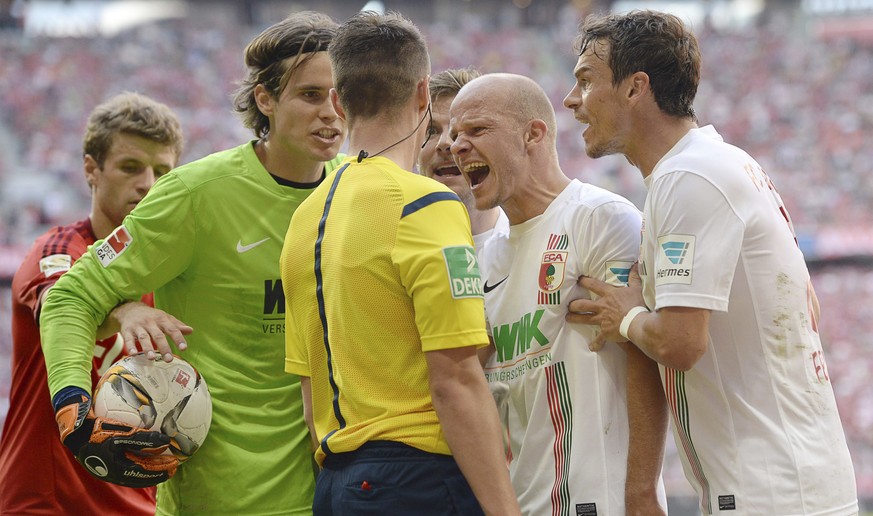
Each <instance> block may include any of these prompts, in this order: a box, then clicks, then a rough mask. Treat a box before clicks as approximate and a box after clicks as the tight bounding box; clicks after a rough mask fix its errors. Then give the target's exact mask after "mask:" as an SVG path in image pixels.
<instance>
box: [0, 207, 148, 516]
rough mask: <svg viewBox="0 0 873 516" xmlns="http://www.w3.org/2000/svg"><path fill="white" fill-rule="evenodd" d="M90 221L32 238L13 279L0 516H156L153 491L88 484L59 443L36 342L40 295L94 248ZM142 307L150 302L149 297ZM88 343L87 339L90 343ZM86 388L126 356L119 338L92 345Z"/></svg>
mask: <svg viewBox="0 0 873 516" xmlns="http://www.w3.org/2000/svg"><path fill="white" fill-rule="evenodd" d="M94 240H95V237H94V231H93V230H92V229H91V221H90V220H89V219H85V220H81V221H79V222H76V223H74V224H70V225H67V226H60V227H56V228H53V229H51V230H50V231H48V232H47V233H45V234H43V235H42V236H40V237H39V238H37V239H36V242H35V243H34V244H33V246H32V247H31V249H30V252H28V254H27V256H26V257H25V258H24V261H23V262H22V264H21V266H20V267H19V268H18V271H17V272H16V273H15V277H14V278H13V280H12V342H13V344H12V346H13V355H12V387H11V389H10V393H9V413H8V414H7V415H6V423H5V424H4V425H3V435H2V438H0V514H30V515H36V514H44V515H46V516H49V515H51V516H54V515H56V514H106V513H108V512H117V513H118V514H136V515H140V514H141V515H146V514H154V512H155V488H153V487H152V488H148V489H132V488H128V487H122V486H118V485H115V484H110V483H108V482H103V481H101V480H98V479H96V478H94V477H93V476H92V475H91V474H90V473H88V472H87V471H86V470H85V469H84V468H83V467H82V466H80V465H79V463H78V462H76V460H75V459H74V458H73V456H72V454H70V452H69V450H67V449H66V447H64V445H63V444H62V443H61V440H60V436H59V435H58V424H57V422H56V421H55V413H54V410H52V402H51V398H50V397H49V392H48V389H46V382H47V380H46V369H45V360H44V359H43V354H42V348H41V347H40V339H39V325H38V319H39V312H40V308H41V303H40V297H41V296H42V294H43V293H44V292H45V290H46V289H47V288H49V287H51V286H52V285H54V284H55V282H56V281H57V280H58V278H59V277H60V276H61V274H64V273H66V272H67V271H68V270H69V269H70V267H71V266H72V264H73V263H74V262H75V261H76V260H78V259H79V257H80V256H81V255H82V254H83V253H84V252H85V250H86V249H87V247H88V246H89V245H91V244H93V243H94ZM143 302H146V303H149V304H151V295H148V296H145V297H144V298H143ZM92 343H93V341H92ZM93 349H94V352H93V355H92V361H91V366H92V367H91V386H92V387H93V386H95V385H96V384H97V381H98V380H99V379H100V376H101V375H102V374H103V373H104V372H105V371H106V369H108V368H109V366H110V365H112V363H113V362H114V361H115V360H118V359H120V358H121V357H123V356H125V355H126V354H127V353H126V351H125V348H124V345H123V342H122V339H121V336H120V335H115V336H113V337H111V338H108V339H105V340H100V341H97V342H96V343H94V347H93Z"/></svg>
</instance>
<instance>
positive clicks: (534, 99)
mask: <svg viewBox="0 0 873 516" xmlns="http://www.w3.org/2000/svg"><path fill="white" fill-rule="evenodd" d="M450 127H451V129H450V132H451V136H452V138H453V139H454V143H453V144H452V147H451V150H452V154H453V155H454V156H455V160H456V161H457V163H458V166H459V167H460V168H461V170H462V171H463V172H464V175H465V177H466V178H467V180H468V181H469V182H470V184H471V186H472V191H473V194H474V196H475V199H476V206H477V208H478V209H480V210H482V209H490V208H494V207H496V206H500V207H502V208H503V210H504V211H505V212H506V215H507V217H508V219H509V221H510V223H511V224H512V226H511V227H510V229H509V231H508V232H506V231H498V232H496V234H495V235H494V236H493V237H492V238H491V239H489V240H488V241H487V242H485V244H484V246H483V248H482V249H480V250H479V256H480V270H481V272H482V280H483V281H484V291H485V306H486V312H487V314H488V319H489V321H490V323H491V328H492V336H493V340H494V344H495V349H494V353H493V354H492V355H491V357H490V358H489V360H488V362H487V363H486V366H485V373H486V377H487V379H488V381H489V384H490V385H491V387H492V389H493V390H496V391H504V393H503V396H502V397H503V401H504V403H499V404H500V405H502V407H501V415H502V417H503V418H504V426H505V430H506V432H507V435H506V439H507V441H508V444H509V447H508V454H509V457H508V458H509V459H510V476H511V478H512V483H513V487H514V488H515V490H516V494H517V495H518V498H519V503H520V505H521V508H522V512H523V513H524V514H528V515H549V514H552V515H586V516H592V515H624V514H625V512H626V509H625V499H626V497H627V500H628V512H627V513H628V514H663V513H664V509H665V508H666V498H665V496H664V492H663V487H662V486H661V482H660V471H661V463H662V459H663V449H664V441H665V437H666V424H667V423H666V421H667V414H666V409H665V403H664V398H663V396H662V393H661V392H660V388H659V379H658V373H657V367H656V365H655V364H654V362H652V361H650V360H649V359H648V358H647V357H645V356H644V355H643V354H642V353H641V352H640V351H639V350H637V349H636V348H634V347H633V346H627V347H628V348H629V349H630V352H629V353H627V354H626V353H625V351H623V350H622V349H620V348H619V347H617V346H613V347H611V348H610V349H609V350H608V351H607V352H605V353H600V354H596V353H592V352H591V351H589V349H588V343H589V342H593V340H594V338H595V335H596V332H595V330H594V328H592V327H590V326H585V325H580V324H570V323H567V322H566V321H565V315H566V312H567V303H568V302H569V300H570V299H573V298H574V297H578V296H579V295H583V294H582V289H581V288H579V287H578V286H577V285H576V278H577V277H578V276H579V275H582V274H585V275H591V276H594V277H597V278H602V279H605V280H607V281H609V282H611V283H613V284H615V285H621V284H623V281H624V278H625V277H626V276H627V274H628V271H629V269H630V267H631V265H632V264H633V263H634V261H635V260H636V257H637V252H638V249H639V247H638V245H639V231H640V214H639V211H638V210H637V209H636V208H635V207H634V206H633V205H632V204H631V203H630V202H629V201H627V200H626V199H624V198H623V197H620V196H618V195H616V194H613V193H610V192H607V191H606V190H602V189H600V188H597V187H595V186H592V185H587V184H583V183H581V182H579V181H576V180H574V181H571V180H570V179H569V178H568V177H567V176H566V175H565V174H564V173H563V171H561V168H560V165H559V163H558V157H557V150H556V148H555V137H556V134H555V133H556V123H555V114H554V111H553V109H552V106H551V104H550V103H549V100H548V97H547V96H546V94H545V92H544V91H543V90H542V88H540V87H539V86H538V85H537V84H536V83H535V82H534V81H532V80H530V79H528V78H526V77H522V76H518V75H510V74H491V75H484V76H482V77H480V78H478V79H475V80H473V81H471V82H470V83H468V84H467V85H466V86H464V88H462V89H461V91H460V93H458V95H457V97H455V100H454V102H453V103H452V107H451V126H450ZM628 385H630V387H628ZM628 393H631V398H632V400H633V401H632V402H631V403H630V404H629V403H628ZM629 421H630V424H629ZM631 428H632V429H633V431H632V430H631ZM631 434H633V438H632V437H631ZM629 440H630V442H631V443H632V445H631V446H630V451H629ZM626 464H628V465H629V467H628V468H626V467H625V465H626ZM626 476H627V483H628V490H627V492H626V490H625V480H626Z"/></svg>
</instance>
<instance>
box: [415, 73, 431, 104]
mask: <svg viewBox="0 0 873 516" xmlns="http://www.w3.org/2000/svg"><path fill="white" fill-rule="evenodd" d="M415 98H416V100H417V101H418V110H419V111H424V110H425V109H427V106H428V105H430V75H426V76H425V77H423V78H422V79H421V80H420V81H418V84H417V85H416V87H415Z"/></svg>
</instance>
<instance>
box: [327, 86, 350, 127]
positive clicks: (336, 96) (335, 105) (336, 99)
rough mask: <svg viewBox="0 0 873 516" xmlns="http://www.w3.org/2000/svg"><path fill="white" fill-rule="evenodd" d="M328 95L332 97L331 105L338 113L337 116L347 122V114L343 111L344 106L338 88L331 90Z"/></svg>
mask: <svg viewBox="0 0 873 516" xmlns="http://www.w3.org/2000/svg"><path fill="white" fill-rule="evenodd" d="M328 94H329V95H330V103H331V105H333V110H334V111H336V114H337V116H339V117H340V118H342V119H343V120H345V119H346V112H345V111H343V106H342V104H340V100H339V93H337V92H336V88H331V89H330V92H328Z"/></svg>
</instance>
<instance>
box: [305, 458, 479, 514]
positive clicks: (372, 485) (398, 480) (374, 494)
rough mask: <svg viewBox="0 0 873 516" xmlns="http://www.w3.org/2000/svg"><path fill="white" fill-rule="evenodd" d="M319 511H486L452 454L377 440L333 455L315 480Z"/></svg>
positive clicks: (315, 504) (315, 511) (314, 509)
mask: <svg viewBox="0 0 873 516" xmlns="http://www.w3.org/2000/svg"><path fill="white" fill-rule="evenodd" d="M312 512H313V514H314V516H344V515H349V516H351V515H355V516H357V515H368V514H372V515H374V516H375V515H379V516H385V515H395V514H396V515H406V514H411V515H415V516H419V515H421V516H431V515H432V516H456V515H457V516H467V515H472V516H476V515H481V514H483V513H482V509H481V508H480V507H479V503H478V502H477V501H476V497H475V496H474V495H473V491H472V489H470V485H469V484H468V483H467V480H466V479H465V478H464V475H462V474H461V470H460V469H459V468H458V464H457V463H456V462H455V459H454V458H453V457H451V456H449V455H440V454H435V453H428V452H425V451H422V450H419V449H417V448H413V447H411V446H407V445H405V444H402V443H397V442H391V441H372V442H368V443H366V444H364V445H363V446H361V447H360V448H358V449H357V450H355V451H353V452H348V453H337V454H334V455H329V456H328V457H327V458H326V459H325V460H324V468H323V469H322V470H321V473H319V475H318V480H317V481H316V483H315V500H314V501H313V504H312Z"/></svg>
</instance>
